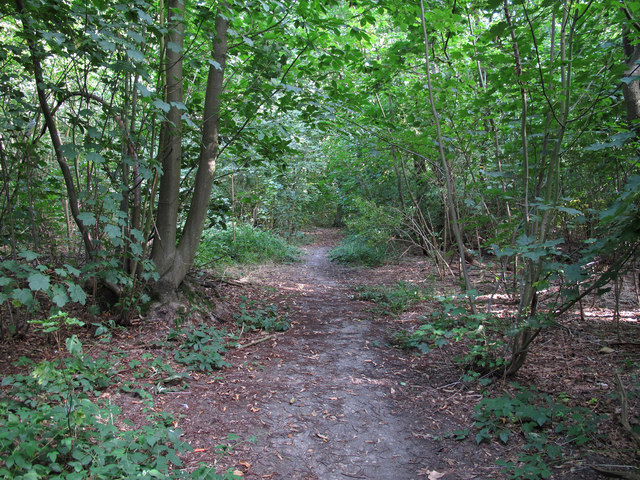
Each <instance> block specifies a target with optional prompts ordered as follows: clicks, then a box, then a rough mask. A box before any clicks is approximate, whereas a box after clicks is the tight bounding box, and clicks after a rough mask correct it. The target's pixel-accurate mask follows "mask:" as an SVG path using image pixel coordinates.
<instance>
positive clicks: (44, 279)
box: [27, 273, 50, 291]
mask: <svg viewBox="0 0 640 480" xmlns="http://www.w3.org/2000/svg"><path fill="white" fill-rule="evenodd" d="M27 281H28V282H29V288H30V289H31V290H34V291H38V290H47V289H48V288H49V286H50V281H49V276H48V275H43V274H41V273H33V274H31V275H29V277H28V278H27Z"/></svg>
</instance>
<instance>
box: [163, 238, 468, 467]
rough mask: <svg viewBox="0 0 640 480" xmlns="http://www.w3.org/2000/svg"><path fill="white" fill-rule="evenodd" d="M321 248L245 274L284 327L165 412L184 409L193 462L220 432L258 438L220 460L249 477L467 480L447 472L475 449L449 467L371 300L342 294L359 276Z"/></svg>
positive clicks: (206, 456) (207, 453) (206, 457)
mask: <svg viewBox="0 0 640 480" xmlns="http://www.w3.org/2000/svg"><path fill="white" fill-rule="evenodd" d="M328 251H329V246H327V245H317V244H316V245H313V246H311V247H308V248H307V253H306V256H305V259H304V261H303V262H301V263H297V264H292V265H288V266H284V267H282V266H280V267H277V268H276V269H274V270H270V269H261V270H259V271H257V272H254V273H253V274H251V275H250V277H249V280H250V281H251V282H252V284H254V285H256V284H259V285H262V286H267V287H269V288H271V287H273V288H275V289H276V290H277V292H280V293H284V294H286V299H285V300H284V304H283V303H281V307H282V306H283V305H284V308H288V309H289V316H290V318H291V319H292V321H293V327H292V328H291V329H290V330H289V331H287V332H285V333H283V334H279V335H278V336H277V337H276V340H274V341H269V342H264V343H261V344H259V345H255V346H253V347H249V348H247V349H244V350H240V351H235V352H233V353H232V354H231V355H229V356H228V357H229V361H230V362H231V364H232V367H231V368H229V369H227V370H225V371H224V372H223V374H222V375H221V379H220V380H219V381H217V382H211V381H207V379H206V378H204V377H203V378H202V379H200V380H198V379H196V381H192V382H191V393H190V394H188V395H190V398H191V401H192V402H194V405H193V406H189V405H188V404H186V403H182V402H183V400H180V399H179V398H178V397H179V396H175V397H174V399H173V401H170V402H169V403H168V404H165V405H164V408H170V409H171V410H174V411H176V410H178V411H180V412H181V413H183V414H184V418H183V420H182V421H181V422H180V427H181V428H182V429H183V430H185V433H186V437H187V438H188V440H189V441H190V443H192V445H193V446H194V447H195V448H197V449H201V450H202V453H201V457H200V458H197V459H196V460H200V461H210V460H211V452H212V450H213V449H214V448H215V445H216V443H219V442H220V440H221V439H222V438H224V436H223V435H221V434H222V433H224V432H226V433H235V434H239V435H240V436H243V437H246V436H250V435H255V436H256V437H257V442H256V444H255V446H253V445H250V444H247V443H243V444H242V445H239V446H238V447H236V451H235V453H234V454H233V455H232V456H231V457H226V458H225V459H223V460H222V462H221V464H222V465H225V466H231V467H232V468H236V469H239V470H240V471H242V472H243V474H244V478H247V479H261V478H270V479H310V480H311V479H319V480H332V479H349V478H357V479H403V480H410V479H418V478H446V479H455V478H475V475H473V474H468V475H463V476H459V475H458V474H454V473H453V471H454V470H455V469H454V468H452V467H454V465H455V464H456V463H458V461H463V462H467V463H468V465H467V466H468V467H470V468H468V469H464V470H467V472H469V471H470V470H471V469H472V468H473V466H474V463H475V462H474V461H472V460H469V457H471V456H472V455H473V453H472V452H469V451H460V452H457V454H456V456H457V457H458V461H456V462H454V461H452V460H451V459H450V455H449V453H448V452H447V449H446V448H444V447H443V446H442V445H441V443H440V442H438V441H434V438H435V433H442V432H435V431H433V430H432V429H430V428H429V425H430V424H431V425H435V423H438V425H440V424H441V423H442V422H441V420H440V421H439V422H434V420H433V417H432V416H431V415H430V413H434V415H438V413H437V411H436V412H429V411H426V410H425V408H426V409H428V408H430V407H431V405H429V404H428V403H427V404H423V405H422V406H421V408H419V409H418V411H419V412H418V411H416V405H415V400H416V399H418V398H419V395H417V393H419V391H424V389H426V388H429V387H427V386H424V385H415V383H416V381H417V380H416V378H415V374H414V373H413V372H412V371H411V370H410V369H408V368H407V364H406V363H403V362H404V360H402V358H403V357H406V356H405V355H399V353H398V351H397V350H394V349H393V348H391V347H389V346H386V345H385V343H386V341H387V339H386V328H387V327H386V325H385V323H384V321H383V320H381V319H377V318H376V317H375V316H374V315H373V314H372V313H371V312H370V311H369V309H370V307H371V305H370V304H367V303H365V302H359V301H356V300H354V299H353V298H352V297H351V295H352V292H351V291H350V288H349V286H350V285H353V284H354V283H358V275H359V271H358V270H357V269H346V268H343V267H340V266H338V265H335V264H332V263H331V262H330V261H329V260H328V257H327V253H328ZM416 389H418V390H416ZM420 389H421V390H420ZM194 393H197V396H196V397H194V396H192V395H193V394H194ZM185 394H186V392H185ZM185 398H188V397H185ZM410 400H412V401H413V404H412V401H410ZM185 401H186V400H185ZM171 403H173V408H171ZM181 406H182V407H183V409H182V410H181V409H180V407H181ZM187 408H188V409H189V410H188V411H187V410H186V409H187ZM194 410H195V411H194ZM434 410H435V409H434ZM418 413H419V414H418ZM440 417H442V415H441V414H440ZM454 427H455V425H453V426H451V428H454ZM464 450H467V449H464ZM465 457H466V458H467V459H466V460H465ZM432 472H441V473H447V472H448V474H447V475H446V476H445V477H440V476H437V475H434V476H432V477H429V474H431V473H432ZM458 473H459V472H458Z"/></svg>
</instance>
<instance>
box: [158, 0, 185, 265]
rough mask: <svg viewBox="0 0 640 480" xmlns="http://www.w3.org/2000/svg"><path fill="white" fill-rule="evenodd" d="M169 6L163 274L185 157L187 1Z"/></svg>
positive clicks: (169, 259)
mask: <svg viewBox="0 0 640 480" xmlns="http://www.w3.org/2000/svg"><path fill="white" fill-rule="evenodd" d="M168 9H169V15H168V29H169V33H168V34H167V42H165V44H166V45H171V47H170V48H169V47H165V65H164V66H163V68H165V69H166V91H165V100H166V102H167V103H168V104H169V105H170V110H169V112H168V113H167V119H166V121H165V122H164V123H163V125H162V129H161V132H160V148H159V150H158V157H159V160H160V162H161V163H162V177H161V179H160V193H159V200H158V211H157V219H156V231H155V235H154V241H153V249H152V252H151V258H152V259H153V261H154V262H155V264H156V268H157V270H158V273H159V274H160V276H161V277H163V276H164V275H165V274H166V273H167V272H168V271H169V269H170V268H171V265H172V263H173V261H174V258H175V256H176V235H177V224H178V193H179V188H180V164H181V160H182V113H181V111H180V110H179V109H178V107H177V105H178V104H179V103H182V101H183V80H182V76H183V71H182V70H183V69H182V58H183V57H182V55H183V46H184V1H183V0H170V1H169V2H168Z"/></svg>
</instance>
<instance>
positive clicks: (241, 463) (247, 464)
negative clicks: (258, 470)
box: [238, 462, 251, 469]
mask: <svg viewBox="0 0 640 480" xmlns="http://www.w3.org/2000/svg"><path fill="white" fill-rule="evenodd" d="M238 465H242V466H243V467H244V468H246V469H249V468H251V464H250V463H249V462H238Z"/></svg>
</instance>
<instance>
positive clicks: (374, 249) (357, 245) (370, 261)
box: [329, 235, 391, 267]
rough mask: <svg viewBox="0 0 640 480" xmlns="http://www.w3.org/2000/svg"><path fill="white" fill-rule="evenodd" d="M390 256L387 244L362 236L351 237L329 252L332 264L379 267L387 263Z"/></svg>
mask: <svg viewBox="0 0 640 480" xmlns="http://www.w3.org/2000/svg"><path fill="white" fill-rule="evenodd" d="M390 254H391V251H390V249H389V247H388V245H387V243H386V242H380V241H378V240H373V239H369V238H367V237H364V236H362V235H349V236H347V237H346V238H345V239H344V240H343V241H342V243H341V244H340V245H338V246H337V247H335V248H334V249H333V250H331V252H329V258H330V259H331V261H332V262H338V263H351V264H356V265H366V266H369V267H377V266H379V265H382V264H383V263H385V262H386V261H387V260H388V258H389V256H390Z"/></svg>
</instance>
